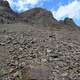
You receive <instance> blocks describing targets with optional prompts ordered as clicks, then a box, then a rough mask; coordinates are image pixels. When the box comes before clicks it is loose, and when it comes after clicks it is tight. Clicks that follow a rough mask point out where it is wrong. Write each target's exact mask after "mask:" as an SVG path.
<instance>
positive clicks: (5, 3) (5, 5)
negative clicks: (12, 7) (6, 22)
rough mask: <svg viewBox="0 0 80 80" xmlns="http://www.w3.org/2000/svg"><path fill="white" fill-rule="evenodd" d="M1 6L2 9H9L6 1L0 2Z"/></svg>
mask: <svg viewBox="0 0 80 80" xmlns="http://www.w3.org/2000/svg"><path fill="white" fill-rule="evenodd" d="M1 5H2V6H4V7H9V3H8V1H1Z"/></svg>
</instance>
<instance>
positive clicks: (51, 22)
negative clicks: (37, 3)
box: [0, 0, 80, 80]
mask: <svg viewBox="0 0 80 80" xmlns="http://www.w3.org/2000/svg"><path fill="white" fill-rule="evenodd" d="M79 30H80V28H79V26H77V25H76V24H75V23H74V21H73V20H72V19H70V18H65V19H64V20H61V21H57V20H56V19H55V18H54V17H53V15H52V13H51V12H50V11H47V10H45V9H42V8H33V9H30V10H28V11H25V12H23V13H15V12H14V11H12V10H11V8H10V6H9V3H8V2H7V1H2V0H1V1H0V80H80V31H79Z"/></svg>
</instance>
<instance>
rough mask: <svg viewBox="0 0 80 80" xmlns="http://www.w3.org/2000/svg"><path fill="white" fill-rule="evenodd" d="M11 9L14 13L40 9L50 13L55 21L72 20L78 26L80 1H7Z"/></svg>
mask: <svg viewBox="0 0 80 80" xmlns="http://www.w3.org/2000/svg"><path fill="white" fill-rule="evenodd" d="M8 1H9V3H10V6H11V8H12V9H13V10H14V11H16V12H23V11H25V10H28V9H31V8H34V7H41V8H45V9H47V10H50V11H52V13H53V16H54V17H55V18H56V19H57V20H63V19H64V18H65V17H69V18H72V19H73V20H74V21H75V23H76V24H77V25H80V0H8Z"/></svg>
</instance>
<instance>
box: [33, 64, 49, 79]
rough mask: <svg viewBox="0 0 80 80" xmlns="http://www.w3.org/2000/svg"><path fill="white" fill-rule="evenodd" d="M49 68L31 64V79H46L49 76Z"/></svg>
mask: <svg viewBox="0 0 80 80" xmlns="http://www.w3.org/2000/svg"><path fill="white" fill-rule="evenodd" d="M49 73H50V72H49V68H48V67H47V66H43V65H39V66H31V79H33V80H47V79H48V78H49Z"/></svg>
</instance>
